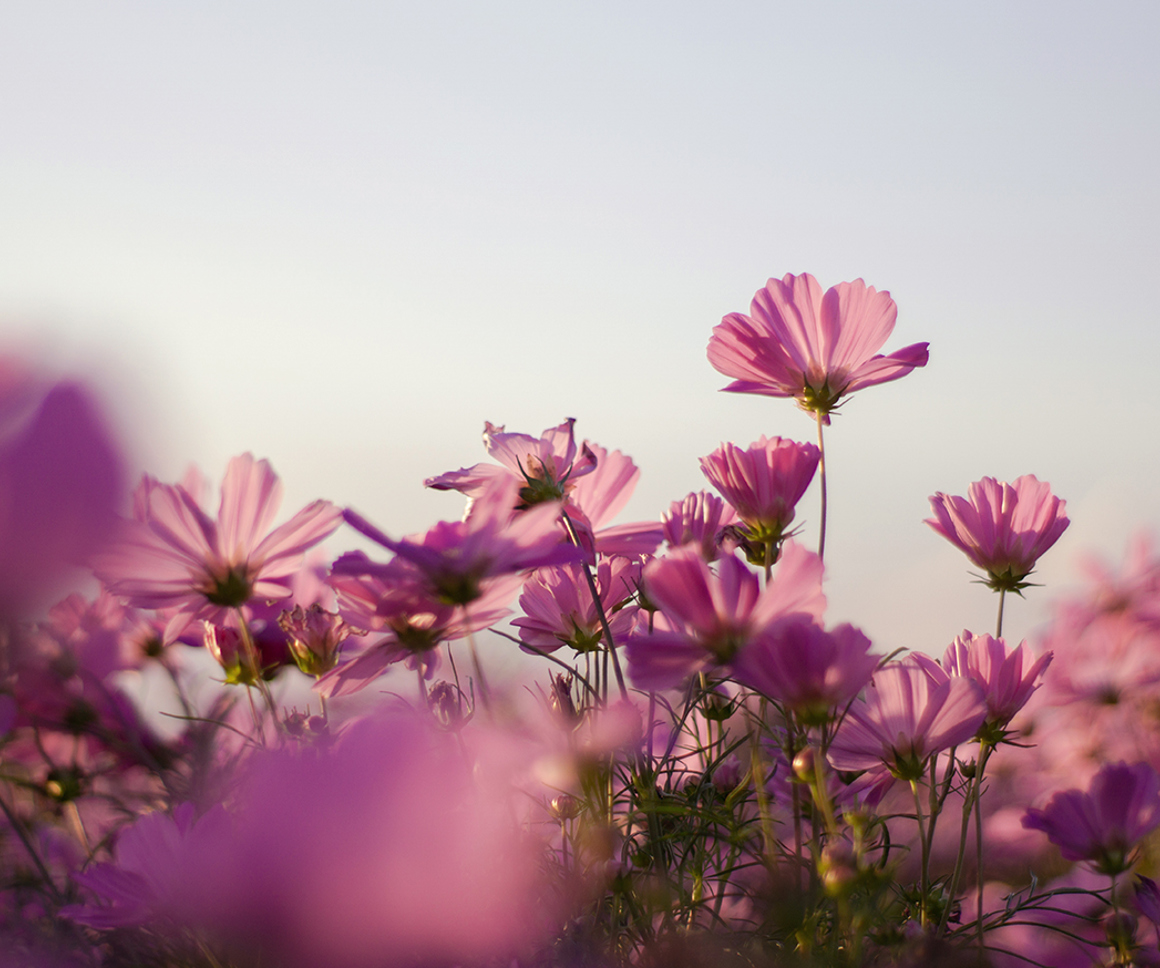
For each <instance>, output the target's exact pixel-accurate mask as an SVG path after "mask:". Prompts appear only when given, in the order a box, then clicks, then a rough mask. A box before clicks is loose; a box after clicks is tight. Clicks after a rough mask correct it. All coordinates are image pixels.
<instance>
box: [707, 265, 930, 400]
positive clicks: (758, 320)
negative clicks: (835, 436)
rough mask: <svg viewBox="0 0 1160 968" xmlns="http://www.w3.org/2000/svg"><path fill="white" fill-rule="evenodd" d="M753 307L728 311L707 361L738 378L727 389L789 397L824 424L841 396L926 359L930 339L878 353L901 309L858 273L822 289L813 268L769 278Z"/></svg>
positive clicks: (895, 376)
mask: <svg viewBox="0 0 1160 968" xmlns="http://www.w3.org/2000/svg"><path fill="white" fill-rule="evenodd" d="M750 313H751V314H752V315H749V316H745V315H743V314H741V313H730V314H729V315H728V316H726V317H725V318H724V319H722V320H721V322H720V323H719V324H718V325H717V327H716V328H714V330H713V336H712V338H711V339H710V340H709V362H710V363H712V364H713V366H714V367H715V368H716V369H717V371H718V372H720V373H723V374H725V376H728V377H733V381H734V382H732V383H730V384H729V385H728V386H727V387H725V389H726V390H729V391H731V392H734V393H760V394H764V395H765V396H769V397H791V398H793V399H796V400H797V402H798V406H799V407H801V408H802V409H803V410H808V411H811V412H816V413H818V414H821V415H822V419H823V420H824V422H825V423H829V422H830V418H829V416H828V415H829V414H830V412H831V411H833V410H834V409H835V408H836V407H838V406H839V405H840V403H841V400H842V398H843V397H845V396H847V395H849V394H851V393H854V392H855V391H856V390H861V389H862V388H863V387H869V386H874V385H875V384H876V383H886V382H888V381H890V380H897V379H898V378H899V377H902V376H905V375H906V374H907V373H909V372H910V371H911V370H913V369H914V368H915V367H918V366H925V365H926V361H927V355H928V354H927V346H928V345H929V344H927V343H914V344H913V345H911V346H907V347H906V348H905V349H901V350H898V351H897V352H894V353H891V354H890V355H889V356H881V355H876V354H877V351H878V350H879V349H880V348H881V347H882V344H883V343H885V342H886V339H887V337H889V336H890V333H891V332H892V331H893V329H894V321H895V319H896V318H897V315H898V308H897V307H896V306H895V304H894V300H893V299H891V298H890V293H888V292H885V291H883V292H878V291H877V290H876V289H874V288H873V287H868V286H867V285H866V284H865V283H864V282H863V281H862V280H861V279H855V280H854V281H853V282H842V283H839V284H838V285H836V286H833V287H832V288H830V289H828V290H827V291H826V292H825V294H824V295H823V293H822V287H821V286H820V285H819V284H818V281H817V280H816V279H815V278H814V277H813V276H811V275H810V274H809V273H803V274H802V275H800V276H795V275H793V274H792V273H791V274H788V275H786V276H785V277H784V278H783V279H770V280H769V282H768V283H767V285H766V287H765V288H764V289H759V290H758V291H757V294H756V295H755V296H754V297H753V304H752V306H751V307H750Z"/></svg>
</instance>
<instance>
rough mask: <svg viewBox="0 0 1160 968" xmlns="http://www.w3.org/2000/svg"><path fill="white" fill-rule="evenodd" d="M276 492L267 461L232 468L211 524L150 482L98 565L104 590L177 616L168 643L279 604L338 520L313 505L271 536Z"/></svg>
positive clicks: (168, 489)
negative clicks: (255, 605) (194, 629)
mask: <svg viewBox="0 0 1160 968" xmlns="http://www.w3.org/2000/svg"><path fill="white" fill-rule="evenodd" d="M281 501H282V485H281V483H280V482H279V481H278V478H277V476H276V475H275V474H274V471H273V470H272V469H271V467H270V465H269V463H268V462H267V461H264V460H262V461H255V460H254V458H253V456H252V455H250V454H243V455H242V456H241V457H235V458H234V459H233V460H231V461H230V463H229V466H228V467H227V469H226V476H225V479H224V480H223V482H222V493H221V506H220V509H219V511H218V517H217V520H216V521H213V520H211V519H210V518H209V516H208V515H207V514H206V513H205V512H204V511H203V510H202V509H201V508H200V507H199V506H198V504H197V502H196V501H195V500H194V499H193V497H192V496H191V495H190V494H189V493H188V492H187V491H186V490H185V488H184V487H182V486H181V485H180V484H178V485H169V484H161V483H159V482H158V481H156V480H154V479H153V478H151V477H146V478H145V479H144V480H143V481H142V483H141V486H140V487H139V488H138V490H137V493H136V495H135V504H136V509H137V515H136V519H135V520H132V521H126V522H124V529H123V532H122V535H121V538H120V540H119V542H118V543H117V545H116V546H115V547H112V548H110V549H109V550H108V551H107V552H106V553H104V554H102V555H100V556H99V557H98V558H96V559H95V561H94V570H95V571H96V572H97V575H98V576H99V577H100V578H101V579H102V580H103V581H104V582H105V583H106V585H107V586H108V587H109V590H110V591H112V592H113V593H114V594H116V595H120V596H121V597H123V598H125V599H126V600H127V601H128V602H129V603H130V604H132V605H136V606H138V607H140V608H158V609H165V608H169V609H173V610H174V614H173V617H172V619H171V621H170V624H169V628H167V630H166V638H167V640H168V639H170V638H172V637H175V636H176V634H178V630H179V629H184V628H186V627H187V626H188V625H189V623H190V622H192V621H194V620H195V619H203V620H205V621H207V622H211V623H213V624H215V625H228V624H233V623H234V622H236V616H235V615H234V614H233V613H234V612H235V611H237V610H238V609H244V608H245V607H246V605H247V603H248V602H250V601H251V600H254V599H277V598H285V597H287V596H288V595H289V594H290V588H289V583H290V580H291V576H293V574H294V573H295V571H296V570H297V569H298V566H299V565H300V564H301V562H302V556H303V554H304V553H305V552H306V551H307V550H308V549H309V548H311V547H313V546H314V545H316V544H318V542H320V541H322V540H323V539H324V538H326V537H327V536H328V535H330V534H331V532H333V531H334V530H335V528H337V527H338V525H339V523H340V522H341V520H342V514H341V512H340V511H339V510H338V508H336V507H334V505H332V504H330V502H328V501H315V502H314V503H313V504H310V505H308V506H307V507H305V508H303V509H302V510H301V511H299V512H298V513H297V514H296V515H294V517H292V518H291V519H290V520H289V521H287V522H286V523H285V524H282V525H279V526H278V527H277V528H274V529H273V530H271V529H270V528H271V525H272V523H273V519H274V516H275V515H276V514H277V513H278V506H279V504H281Z"/></svg>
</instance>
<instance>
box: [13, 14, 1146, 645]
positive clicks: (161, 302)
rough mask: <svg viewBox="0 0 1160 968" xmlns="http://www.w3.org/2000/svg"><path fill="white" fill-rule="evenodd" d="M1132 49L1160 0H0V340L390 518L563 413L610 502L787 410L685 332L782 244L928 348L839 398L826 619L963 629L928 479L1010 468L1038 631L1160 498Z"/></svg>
mask: <svg viewBox="0 0 1160 968" xmlns="http://www.w3.org/2000/svg"><path fill="white" fill-rule="evenodd" d="M1158 48H1160V6H1158V5H1156V4H1155V3H1153V2H1137V3H1133V2H1118V3H1116V2H1113V3H1103V4H1096V3H1068V2H1060V0H1052V2H1049V3H1048V2H1044V3H1012V2H1009V0H1007V2H978V0H973V2H970V3H937V4H932V3H929V2H914V3H869V4H856V3H853V2H850V3H825V2H816V0H814V2H808V3H793V4H790V3H781V4H778V3H758V2H747V3H728V2H724V3H722V2H716V3H713V4H708V3H704V4H692V3H678V2H673V0H666V2H664V3H659V2H649V3H634V2H624V0H621V2H617V3H599V2H593V3H585V4H559V3H545V2H543V0H539V2H523V3H519V2H510V0H490V2H487V3H458V4H454V3H438V2H433V3H424V4H419V3H383V2H360V3H355V2H345V3H344V2H333V3H327V4H320V3H302V2H293V0H278V2H276V3H275V2H238V0H230V2H207V0H202V2H199V3H196V4H169V3H158V2H156V0H150V2H136V3H131V2H120V0H105V2H102V3H99V4H98V3H80V2H77V3H59V2H52V0H38V2H36V3H34V4H32V3H16V2H5V3H2V4H0V91H2V98H0V321H2V325H3V329H4V340H5V342H6V343H7V345H8V346H9V347H10V348H16V349H19V350H21V351H24V352H32V353H34V354H36V355H37V357H38V358H39V359H40V360H41V361H42V362H43V363H44V364H45V365H46V366H49V367H51V368H53V369H54V370H56V371H58V372H62V373H92V374H95V375H96V378H97V379H99V380H100V381H101V383H102V384H103V385H104V386H105V388H106V390H107V391H108V392H109V393H110V394H111V395H112V400H113V403H112V406H113V407H114V409H115V410H116V411H117V414H118V419H121V420H123V421H124V423H125V425H126V426H127V427H128V428H130V430H129V432H130V434H131V440H132V446H133V448H134V459H135V460H136V461H137V463H138V466H139V467H141V468H146V467H147V468H148V469H150V470H151V471H152V472H154V473H156V474H158V475H159V476H161V477H162V478H165V479H175V478H177V477H178V476H179V475H180V474H181V473H182V471H183V470H184V468H185V466H186V464H187V463H188V462H189V461H191V460H192V461H196V462H197V463H198V464H199V465H201V466H202V467H203V468H204V469H205V470H206V471H207V472H208V473H209V474H210V475H211V476H214V477H215V478H216V477H218V476H220V474H221V472H222V469H223V468H224V465H225V462H226V460H227V459H228V458H229V457H230V456H231V455H233V454H236V453H239V452H241V451H244V450H252V451H253V452H254V453H255V454H257V455H259V456H266V457H269V458H270V459H271V460H272V461H273V463H274V465H275V467H276V468H277V469H278V470H279V471H280V472H281V474H282V475H283V477H284V478H285V481H286V485H287V491H288V497H287V502H288V505H295V507H296V506H300V505H301V504H303V503H305V502H306V501H308V500H311V499H313V498H315V497H319V496H322V497H328V498H331V499H332V500H335V501H338V502H343V503H349V504H352V505H354V506H356V507H357V508H359V509H360V510H361V511H362V512H363V513H365V514H366V515H368V516H370V517H372V518H373V519H375V520H376V521H378V522H379V523H381V524H382V526H383V527H384V528H385V529H387V530H389V531H391V532H394V533H403V532H410V531H415V530H421V529H424V528H426V527H427V526H428V525H429V524H431V523H433V522H434V521H435V520H436V519H438V518H440V517H452V518H453V517H458V515H459V513H460V509H461V503H460V500H459V498H458V496H457V495H448V494H436V493H429V492H424V490H423V489H422V486H421V482H422V480H423V478H424V477H426V476H428V475H431V474H434V473H438V472H441V471H444V470H448V469H451V468H455V467H460V466H463V465H465V464H471V463H474V462H475V461H477V460H480V459H482V458H483V451H482V448H481V447H480V443H479V433H480V430H481V428H482V425H483V421H484V420H485V419H489V420H491V421H493V422H496V423H505V424H506V425H507V427H508V429H510V430H523V431H527V432H531V433H538V432H539V431H540V430H542V429H543V428H545V427H548V426H551V425H554V424H556V423H558V422H559V421H560V420H561V419H562V418H563V417H565V416H574V417H576V418H578V423H577V428H578V430H579V432H580V433H581V434H582V435H585V436H588V437H590V438H592V439H593V440H596V441H598V442H600V443H602V444H604V445H606V446H608V447H616V448H621V449H623V450H624V451H626V452H627V453H629V454H631V455H632V456H633V457H634V458H635V459H636V461H637V463H638V464H639V465H640V467H641V468H642V471H643V474H642V478H641V484H640V487H639V489H638V491H637V494H636V497H635V498H634V500H633V503H632V505H631V507H630V509H629V512H628V513H627V514H626V515H625V516H624V518H622V520H632V519H637V518H653V517H656V516H657V515H659V513H660V512H661V511H662V510H663V509H664V508H665V507H666V506H667V505H668V503H669V502H670V501H671V500H673V499H675V498H679V497H682V496H683V495H684V494H685V493H687V492H688V491H690V490H692V489H696V488H700V487H701V486H703V481H702V478H701V476H700V471H699V469H698V466H697V458H698V457H699V456H700V455H702V454H705V453H708V452H709V451H710V450H712V449H713V448H714V447H716V446H717V444H718V443H720V442H721V441H722V440H725V439H731V440H734V441H737V442H740V443H743V444H748V443H749V441H751V440H753V439H754V438H755V437H757V436H758V435H759V434H762V433H766V434H781V435H784V436H792V437H796V438H798V439H811V438H812V435H813V432H814V430H813V425H812V422H811V420H810V418H809V417H807V416H806V415H803V414H802V413H800V412H798V411H797V410H796V409H795V408H794V407H793V406H792V404H790V403H787V402H782V401H773V400H768V399H764V398H759V397H742V396H733V395H727V394H721V393H719V392H718V388H719V387H720V386H722V385H723V384H724V383H725V382H726V381H725V379H724V378H723V377H721V376H720V375H718V374H717V373H716V372H714V371H713V370H712V368H711V367H710V366H709V364H708V363H707V361H706V359H705V345H706V342H707V340H708V338H709V333H710V331H711V329H712V327H713V326H714V325H715V324H716V323H717V322H718V321H719V320H720V318H721V317H722V316H723V315H724V314H725V313H727V312H730V311H734V310H742V311H744V310H746V309H747V307H748V305H749V301H750V299H751V297H752V294H753V292H754V291H755V290H756V289H757V288H759V287H760V286H762V285H763V284H764V282H765V280H766V278H767V277H768V276H770V275H778V276H780V275H782V274H784V273H785V272H789V271H793V272H801V271H809V272H812V273H814V274H815V275H816V276H817V277H818V278H819V279H820V280H821V281H822V283H823V285H831V284H833V283H835V282H838V281H841V280H845V279H852V278H855V277H858V276H862V277H864V278H865V279H866V281H867V282H868V283H870V284H872V285H875V286H877V287H879V288H885V289H889V290H890V291H891V292H892V294H893V295H894V297H895V299H896V300H897V302H898V305H899V323H898V327H897V329H896V331H895V335H894V337H893V338H892V340H891V341H890V343H889V344H888V346H887V351H889V350H893V349H897V348H899V347H901V346H903V345H905V344H907V343H911V342H916V341H919V340H929V341H930V343H931V362H930V365H929V366H928V367H927V368H926V369H925V370H923V371H918V372H916V373H915V374H913V375H911V376H909V377H907V378H906V379H904V380H903V381H901V382H898V383H894V384H890V385H887V386H883V387H877V388H872V389H870V390H868V391H865V392H864V393H862V394H860V395H858V396H856V397H855V398H854V399H853V400H852V401H851V402H850V403H849V404H848V406H847V407H846V408H845V409H844V410H843V411H842V415H841V416H840V417H839V418H837V419H836V420H835V422H834V426H833V429H832V432H831V433H830V435H829V438H828V447H829V452H830V462H831V468H832V475H833V476H832V490H831V497H832V504H831V508H832V516H831V537H830V545H829V549H828V554H827V557H828V559H829V565H830V584H829V593H830V599H831V613H830V614H831V617H832V618H833V619H834V620H838V619H849V620H853V621H855V622H858V623H859V624H861V625H862V626H863V627H864V628H865V629H866V630H867V631H868V632H869V634H870V635H871V636H872V637H873V638H874V639H875V640H876V642H877V643H878V645H879V646H880V647H881V648H883V649H889V648H893V647H897V646H910V647H916V648H925V649H928V650H931V651H941V649H942V648H943V647H944V646H945V645H946V643H948V642H949V641H950V639H951V637H952V636H953V635H954V634H955V633H956V632H958V631H959V630H960V629H961V628H963V627H964V626H969V627H971V628H973V629H977V630H980V631H982V630H986V629H988V628H990V627H991V624H992V623H993V621H994V619H993V614H994V605H995V603H994V600H993V596H992V595H991V594H990V593H989V592H987V591H986V590H985V589H983V588H981V587H980V586H977V585H972V584H970V583H969V576H968V574H967V570H968V565H967V562H966V560H965V558H963V557H962V556H961V555H960V554H959V553H958V552H956V551H954V550H953V549H952V548H951V547H950V546H949V545H947V544H946V543H945V542H943V541H942V539H940V538H938V537H937V536H935V535H934V534H933V532H931V531H930V530H929V529H928V528H926V527H925V526H924V525H923V524H922V523H921V521H922V519H923V518H924V517H926V516H927V515H928V513H929V512H928V506H927V496H928V495H929V494H931V493H933V492H934V491H935V490H943V491H948V492H952V493H964V492H965V489H966V487H967V485H968V484H969V483H970V482H971V481H973V480H975V479H977V478H979V477H982V476H983V475H987V474H989V475H995V476H998V477H1000V478H1006V479H1011V478H1014V477H1016V476H1018V475H1020V474H1024V473H1035V474H1036V475H1038V476H1039V477H1041V478H1043V479H1046V480H1049V481H1050V482H1051V483H1052V485H1053V486H1054V488H1055V490H1056V493H1058V494H1060V495H1061V496H1063V497H1065V498H1066V499H1067V501H1068V510H1069V513H1070V514H1071V516H1072V518H1073V522H1074V523H1073V526H1072V528H1071V530H1070V531H1069V532H1068V533H1067V534H1066V535H1065V536H1064V538H1063V539H1062V540H1061V542H1060V543H1059V545H1058V546H1057V547H1056V549H1055V550H1054V551H1053V552H1052V553H1051V554H1050V555H1049V556H1048V558H1047V559H1045V562H1044V565H1043V567H1042V568H1041V570H1040V572H1039V575H1040V577H1041V579H1042V580H1043V581H1045V582H1046V583H1047V584H1048V585H1049V587H1048V588H1046V589H1042V590H1040V589H1032V590H1031V591H1030V592H1029V593H1028V600H1027V601H1026V602H1019V601H1015V602H1013V603H1012V604H1011V607H1010V608H1009V609H1008V631H1009V633H1010V634H1013V635H1021V634H1025V633H1027V632H1029V631H1030V630H1031V629H1033V628H1034V627H1035V625H1036V624H1037V623H1039V622H1041V621H1042V620H1043V618H1044V617H1045V616H1046V615H1047V614H1048V612H1047V609H1048V606H1049V604H1050V602H1051V600H1052V598H1053V596H1055V595H1057V594H1058V593H1059V592H1060V590H1061V589H1062V588H1063V587H1064V586H1065V584H1066V582H1067V581H1069V580H1072V579H1073V578H1074V576H1075V574H1076V572H1075V560H1076V558H1077V556H1078V555H1079V553H1080V551H1081V550H1083V549H1086V548H1097V549H1103V550H1104V551H1105V552H1107V553H1109V554H1112V555H1118V554H1119V552H1120V549H1121V548H1122V545H1123V542H1124V540H1125V538H1126V537H1127V536H1128V534H1129V533H1131V532H1132V531H1133V530H1134V529H1135V528H1136V527H1137V526H1138V525H1154V524H1155V523H1156V522H1157V520H1158V517H1160V488H1158V485H1157V482H1158V480H1160V436H1158V434H1157V431H1156V428H1157V417H1158V415H1160V413H1158V411H1160V407H1158V405H1157V400H1156V393H1155V390H1154V385H1155V379H1154V375H1155V372H1156V366H1157V361H1158V358H1160V328H1158V327H1157V320H1158V312H1157V282H1158V281H1160V279H1158V276H1160V273H1158V267H1160V238H1158V230H1157V225H1158V217H1160V191H1158V188H1157V178H1156V174H1157V158H1158V156H1160V110H1158V108H1160V101H1158V94H1160V57H1158V56H1157V53H1156V52H1157V49H1158ZM294 509H295V508H291V507H288V508H287V510H288V511H291V510H294ZM800 517H801V519H802V520H803V521H804V522H805V524H806V531H805V535H806V536H808V537H809V540H810V542H811V543H812V542H813V541H814V540H816V532H815V528H816V521H817V507H816V496H815V494H814V493H812V492H811V494H810V495H807V498H806V499H805V501H804V502H803V504H802V506H801V514H800ZM340 538H341V536H340ZM344 544H347V545H349V544H353V538H352V539H350V541H346V540H345V539H342V540H340V539H335V540H334V541H333V542H332V547H334V548H335V549H338V548H340V547H342V546H343V545H344Z"/></svg>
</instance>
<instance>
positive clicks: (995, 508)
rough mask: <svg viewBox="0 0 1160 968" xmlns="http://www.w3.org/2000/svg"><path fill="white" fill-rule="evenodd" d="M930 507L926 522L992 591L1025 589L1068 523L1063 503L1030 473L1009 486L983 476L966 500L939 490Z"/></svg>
mask: <svg viewBox="0 0 1160 968" xmlns="http://www.w3.org/2000/svg"><path fill="white" fill-rule="evenodd" d="M930 506H931V509H932V510H933V511H934V513H935V517H933V518H928V519H927V521H926V523H927V524H929V525H930V526H931V527H932V528H933V529H934V530H935V531H937V532H938V533H939V534H941V535H942V536H943V537H944V538H946V539H947V540H948V541H949V542H950V543H951V544H953V545H955V546H956V547H958V548H959V549H961V550H962V551H963V552H964V553H965V554H966V556H967V557H968V558H970V559H971V561H972V562H974V563H975V564H976V565H977V566H978V567H980V568H982V569H983V571H985V572H986V573H987V578H986V584H987V585H988V587H990V588H992V589H994V590H995V591H1000V590H1006V591H1018V590H1019V589H1021V588H1026V587H1027V585H1028V584H1029V583H1028V582H1026V581H1025V580H1024V579H1026V578H1027V576H1028V575H1030V574H1031V572H1032V570H1033V569H1034V568H1035V563H1036V562H1037V561H1038V560H1039V557H1040V556H1041V555H1042V554H1043V553H1044V552H1046V551H1047V549H1048V548H1050V547H1051V546H1052V545H1053V544H1055V542H1056V541H1057V540H1058V539H1059V536H1060V535H1061V534H1063V532H1064V531H1066V530H1067V526H1068V525H1069V524H1070V523H1071V522H1070V521H1069V520H1068V517H1067V515H1066V514H1065V513H1064V511H1065V509H1066V507H1067V502H1065V501H1061V500H1060V499H1059V498H1057V497H1055V496H1054V495H1053V494H1052V493H1051V485H1050V484H1047V483H1046V482H1044V481H1040V480H1038V479H1037V478H1036V477H1035V476H1034V475H1033V474H1025V475H1024V476H1023V477H1020V478H1018V479H1017V480H1015V481H1014V483H1011V484H1008V483H1007V482H1006V481H997V480H995V478H993V477H984V478H983V479H982V480H981V481H976V482H975V483H974V484H972V485H971V486H970V488H969V489H968V490H967V497H965V498H963V497H952V496H949V495H946V494H943V493H942V492H941V491H940V492H938V493H936V494H935V495H934V496H933V497H932V498H931V499H930Z"/></svg>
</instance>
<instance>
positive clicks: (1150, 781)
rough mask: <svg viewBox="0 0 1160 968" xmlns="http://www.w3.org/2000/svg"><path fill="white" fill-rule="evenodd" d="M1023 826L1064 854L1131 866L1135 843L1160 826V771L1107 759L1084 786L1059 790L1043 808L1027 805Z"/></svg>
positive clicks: (1106, 865)
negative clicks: (1088, 784) (1080, 788)
mask: <svg viewBox="0 0 1160 968" xmlns="http://www.w3.org/2000/svg"><path fill="white" fill-rule="evenodd" d="M1023 826H1024V827H1027V828H1029V829H1032V830H1042V831H1043V832H1044V833H1045V834H1047V838H1048V840H1050V841H1051V842H1052V843H1053V844H1055V845H1056V846H1057V847H1058V848H1059V850H1060V853H1062V854H1063V856H1064V858H1065V859H1066V860H1085V861H1089V862H1091V863H1092V865H1093V866H1094V867H1095V869H1096V870H1098V871H1100V872H1101V873H1103V874H1118V873H1120V872H1122V871H1125V870H1127V869H1128V868H1129V867H1131V866H1132V862H1133V857H1132V853H1133V850H1134V848H1135V847H1136V845H1137V844H1138V843H1139V842H1140V841H1141V840H1142V839H1143V838H1144V837H1145V836H1147V835H1148V834H1149V833H1151V832H1152V831H1153V830H1155V829H1156V828H1157V827H1158V826H1160V777H1158V776H1157V775H1156V771H1155V770H1153V769H1152V767H1150V766H1149V765H1148V764H1147V763H1136V764H1134V765H1132V766H1129V765H1128V764H1127V763H1123V762H1120V763H1109V764H1108V765H1106V766H1105V767H1104V768H1103V769H1101V770H1100V771H1099V772H1098V773H1097V774H1096V775H1095V776H1094V777H1093V778H1092V782H1091V785H1090V786H1089V787H1088V789H1087V790H1086V791H1084V790H1063V791H1061V792H1058V793H1056V794H1055V795H1054V796H1052V798H1051V799H1050V800H1049V801H1048V803H1047V806H1046V807H1044V808H1043V809H1041V810H1040V809H1037V808H1035V807H1032V808H1031V809H1029V810H1028V811H1027V813H1026V814H1025V815H1024V817H1023Z"/></svg>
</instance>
